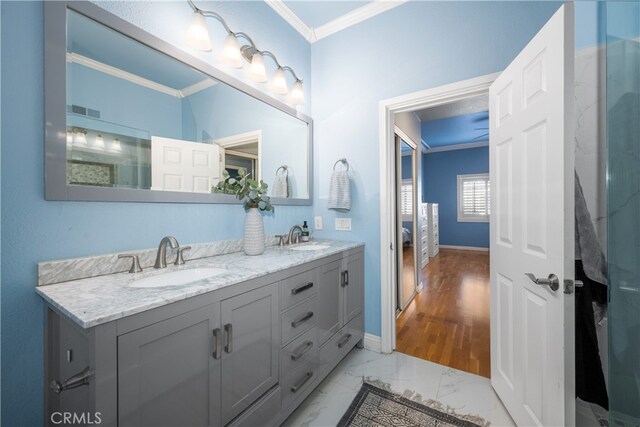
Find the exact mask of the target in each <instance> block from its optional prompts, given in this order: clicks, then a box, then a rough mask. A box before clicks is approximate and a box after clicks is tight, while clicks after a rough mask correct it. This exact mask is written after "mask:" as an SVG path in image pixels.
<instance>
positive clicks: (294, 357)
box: [291, 341, 313, 362]
mask: <svg viewBox="0 0 640 427" xmlns="http://www.w3.org/2000/svg"><path fill="white" fill-rule="evenodd" d="M311 347H313V342H312V341H307V342H305V343H304V344H302V345H301V346H300V347H298V348H296V349H295V350H294V352H293V354H292V355H291V360H293V361H294V362H295V361H296V360H298V359H300V358H301V357H302V356H304V354H305V353H306V352H307V351H309V350H311Z"/></svg>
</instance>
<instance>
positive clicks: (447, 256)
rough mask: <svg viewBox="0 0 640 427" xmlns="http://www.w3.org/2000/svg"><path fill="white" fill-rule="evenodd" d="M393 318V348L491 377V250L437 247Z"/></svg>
mask: <svg viewBox="0 0 640 427" xmlns="http://www.w3.org/2000/svg"><path fill="white" fill-rule="evenodd" d="M422 277H423V284H424V289H423V290H422V292H420V293H419V294H418V295H416V297H415V298H414V300H413V301H412V302H411V304H409V305H408V306H407V308H406V309H405V310H404V312H403V313H402V314H401V315H400V317H399V318H398V319H397V320H396V351H399V352H401V353H405V354H409V355H411V356H415V357H419V358H421V359H425V360H429V361H431V362H435V363H439V364H441V365H445V366H449V367H451V368H456V369H460V370H462V371H466V372H470V373H472V374H477V375H482V376H483V377H487V378H489V377H490V374H491V359H490V356H489V351H490V341H489V254H488V253H487V252H477V251H461V250H455V249H440V253H439V254H438V255H437V256H436V257H434V258H431V259H430V260H429V264H427V266H426V267H425V268H424V269H423V270H422Z"/></svg>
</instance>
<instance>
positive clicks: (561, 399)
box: [489, 3, 575, 426]
mask: <svg viewBox="0 0 640 427" xmlns="http://www.w3.org/2000/svg"><path fill="white" fill-rule="evenodd" d="M573 31H574V29H573V5H572V4H569V3H567V4H565V5H564V6H563V7H561V8H560V9H559V10H558V11H557V12H556V14H555V15H554V16H553V17H552V18H551V19H550V20H549V22H547V23H546V25H545V26H544V27H543V28H542V30H540V32H539V33H538V34H537V35H536V36H535V37H534V38H533V40H531V42H530V43H529V44H528V45H527V46H526V47H525V48H524V50H523V51H522V52H520V54H519V55H518V56H517V58H516V59H515V60H514V61H513V62H512V63H511V64H510V65H509V67H507V69H506V70H505V71H504V72H503V73H502V74H501V75H500V76H499V77H498V79H496V81H495V82H494V83H493V85H492V86H491V89H490V91H489V96H490V118H491V119H490V170H491V198H492V200H491V208H492V212H491V383H492V385H493V387H494V389H495V390H496V392H497V393H498V395H499V396H500V398H501V399H502V401H503V403H504V404H505V406H506V408H507V409H508V410H509V413H510V414H511V416H512V417H513V419H514V421H515V422H516V423H517V424H518V425H522V426H525V425H527V426H529V425H539V426H542V425H544V426H562V425H573V424H574V423H575V420H574V417H575V394H574V393H575V392H574V388H575V386H574V363H575V362H574V360H575V359H574V339H573V337H574V309H573V295H572V294H565V293H563V288H564V287H563V281H564V280H565V279H568V280H572V279H573V278H574V275H573V274H574V267H573V265H574V207H573V204H574V198H573V192H574V187H573V186H574V178H573V169H574V166H573V150H574V141H573V54H574V44H573V38H574V35H573V34H574V33H573ZM525 273H532V274H533V275H535V276H536V277H537V278H544V279H546V278H547V277H548V276H549V275H550V274H555V275H556V276H557V279H558V281H559V288H558V289H557V290H552V289H551V287H550V286H548V285H541V284H536V283H534V282H533V281H532V280H530V279H529V278H528V277H527V276H525Z"/></svg>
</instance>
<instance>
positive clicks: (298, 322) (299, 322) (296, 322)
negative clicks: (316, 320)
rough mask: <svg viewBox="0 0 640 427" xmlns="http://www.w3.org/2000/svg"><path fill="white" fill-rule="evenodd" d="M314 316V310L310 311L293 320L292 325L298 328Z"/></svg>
mask: <svg viewBox="0 0 640 427" xmlns="http://www.w3.org/2000/svg"><path fill="white" fill-rule="evenodd" d="M312 317H313V311H310V312H308V313H307V314H305V315H304V316H302V317H301V318H299V319H298V320H294V321H293V322H291V327H292V328H297V327H298V326H300V325H302V324H303V323H304V322H306V321H307V320H309V319H311V318H312Z"/></svg>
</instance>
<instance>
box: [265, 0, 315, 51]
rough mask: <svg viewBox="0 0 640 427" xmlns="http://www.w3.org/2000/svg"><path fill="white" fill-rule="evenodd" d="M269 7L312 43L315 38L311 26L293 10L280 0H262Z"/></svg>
mask: <svg viewBox="0 0 640 427" xmlns="http://www.w3.org/2000/svg"><path fill="white" fill-rule="evenodd" d="M264 1H265V3H267V4H268V5H269V6H270V7H271V9H273V10H275V11H276V12H277V13H278V15H280V16H281V17H282V18H283V19H284V20H285V21H287V22H288V23H289V25H291V26H292V27H293V28H294V29H295V30H296V31H297V32H299V33H300V34H301V35H302V37H304V38H305V39H306V40H307V41H308V42H309V43H313V42H314V41H316V40H315V34H314V30H313V28H311V27H309V26H308V25H307V24H305V23H304V21H303V20H302V19H300V17H298V15H296V14H295V13H294V12H293V10H291V9H289V6H287V5H286V4H285V3H284V1H282V0H264Z"/></svg>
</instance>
